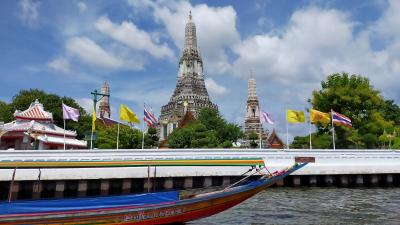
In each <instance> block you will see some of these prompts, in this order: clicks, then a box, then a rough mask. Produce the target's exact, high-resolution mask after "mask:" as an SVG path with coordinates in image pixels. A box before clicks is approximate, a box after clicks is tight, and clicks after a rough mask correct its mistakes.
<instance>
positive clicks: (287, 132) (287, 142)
mask: <svg viewBox="0 0 400 225" xmlns="http://www.w3.org/2000/svg"><path fill="white" fill-rule="evenodd" d="M286 148H287V149H288V150H289V125H288V111H287V109H286Z"/></svg>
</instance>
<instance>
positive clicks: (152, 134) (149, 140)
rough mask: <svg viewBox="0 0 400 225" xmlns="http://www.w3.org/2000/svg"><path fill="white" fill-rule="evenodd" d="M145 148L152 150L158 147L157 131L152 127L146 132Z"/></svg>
mask: <svg viewBox="0 0 400 225" xmlns="http://www.w3.org/2000/svg"><path fill="white" fill-rule="evenodd" d="M145 146H146V147H148V148H154V147H156V146H158V136H157V130H156V129H155V128H153V127H150V128H149V129H148V130H147V134H145Z"/></svg>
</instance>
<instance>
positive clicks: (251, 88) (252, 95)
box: [248, 76, 257, 99]
mask: <svg viewBox="0 0 400 225" xmlns="http://www.w3.org/2000/svg"><path fill="white" fill-rule="evenodd" d="M256 86H257V85H256V79H254V78H253V76H251V77H250V79H249V81H248V94H249V96H248V99H257V92H256Z"/></svg>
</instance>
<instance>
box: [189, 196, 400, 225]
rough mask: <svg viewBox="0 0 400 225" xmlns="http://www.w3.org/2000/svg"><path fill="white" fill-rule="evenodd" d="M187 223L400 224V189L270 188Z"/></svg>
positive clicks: (192, 224)
mask: <svg viewBox="0 0 400 225" xmlns="http://www.w3.org/2000/svg"><path fill="white" fill-rule="evenodd" d="M188 224H191V225H197V224H223V225H228V224H254V225H256V224H257V225H261V224H380V225H384V224H393V225H400V188H270V189H267V190H265V191H263V192H261V193H259V194H258V195H256V196H254V197H253V198H251V199H249V200H247V201H245V202H243V203H242V204H240V205H238V206H236V207H234V208H232V209H230V210H227V211H225V212H222V213H220V214H217V215H215V216H212V217H208V218H205V219H201V220H197V221H193V222H191V223H188Z"/></svg>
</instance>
